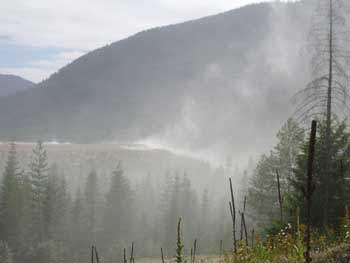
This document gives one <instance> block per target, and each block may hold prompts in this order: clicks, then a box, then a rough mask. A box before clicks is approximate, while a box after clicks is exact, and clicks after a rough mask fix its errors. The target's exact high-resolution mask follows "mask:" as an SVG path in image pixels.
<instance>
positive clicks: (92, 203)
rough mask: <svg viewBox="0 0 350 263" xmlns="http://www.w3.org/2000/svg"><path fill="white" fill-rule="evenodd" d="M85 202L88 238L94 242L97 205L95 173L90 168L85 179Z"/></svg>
mask: <svg viewBox="0 0 350 263" xmlns="http://www.w3.org/2000/svg"><path fill="white" fill-rule="evenodd" d="M85 202H86V214H87V232H88V235H89V237H88V239H89V240H91V242H93V243H95V235H96V233H95V232H96V206H97V173H96V171H95V170H92V171H91V172H90V173H89V175H88V177H87V180H86V186H85Z"/></svg>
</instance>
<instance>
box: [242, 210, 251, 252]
mask: <svg viewBox="0 0 350 263" xmlns="http://www.w3.org/2000/svg"><path fill="white" fill-rule="evenodd" d="M241 216H242V224H243V230H244V238H245V245H246V247H247V250H248V246H249V244H248V231H247V225H246V223H245V217H244V213H241Z"/></svg>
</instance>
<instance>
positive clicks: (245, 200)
mask: <svg viewBox="0 0 350 263" xmlns="http://www.w3.org/2000/svg"><path fill="white" fill-rule="evenodd" d="M246 205H247V197H246V196H245V197H244V201H243V212H242V214H244V213H245V208H246ZM243 231H244V224H243V216H242V215H241V234H240V239H239V240H240V241H242V240H243Z"/></svg>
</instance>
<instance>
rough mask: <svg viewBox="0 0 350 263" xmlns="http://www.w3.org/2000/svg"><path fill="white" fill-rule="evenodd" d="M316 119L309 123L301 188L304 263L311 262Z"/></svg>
mask: <svg viewBox="0 0 350 263" xmlns="http://www.w3.org/2000/svg"><path fill="white" fill-rule="evenodd" d="M316 129H317V123H316V121H312V125H311V135H310V142H309V151H308V162H307V174H306V176H307V178H306V187H303V188H302V192H303V194H304V197H305V206H306V236H305V242H306V251H305V261H306V263H310V262H311V256H310V250H311V247H310V241H311V231H310V228H311V197H312V194H313V192H314V191H315V184H314V182H313V178H312V177H313V174H312V173H313V166H314V157H315V143H316Z"/></svg>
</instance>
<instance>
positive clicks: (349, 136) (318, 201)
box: [290, 121, 350, 228]
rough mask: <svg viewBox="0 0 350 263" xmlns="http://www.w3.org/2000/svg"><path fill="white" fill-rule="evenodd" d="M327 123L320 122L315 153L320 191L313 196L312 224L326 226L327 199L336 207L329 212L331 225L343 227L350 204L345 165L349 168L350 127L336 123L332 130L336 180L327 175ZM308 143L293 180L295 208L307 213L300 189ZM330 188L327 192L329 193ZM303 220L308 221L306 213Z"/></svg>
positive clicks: (320, 226)
mask: <svg viewBox="0 0 350 263" xmlns="http://www.w3.org/2000/svg"><path fill="white" fill-rule="evenodd" d="M326 134H327V124H326V122H325V121H323V122H319V123H318V134H317V139H316V150H315V162H314V163H315V164H314V166H315V168H314V175H315V176H314V181H315V185H316V190H315V193H314V195H313V201H312V204H313V205H312V210H311V215H312V216H311V225H312V226H313V227H318V228H323V227H324V218H323V217H324V211H323V208H324V204H325V202H326V199H328V201H329V203H330V204H332V205H331V206H329V208H328V210H327V218H328V222H329V223H330V224H331V225H332V226H334V227H339V226H340V225H341V221H342V217H343V214H344V207H345V206H346V205H347V204H348V202H349V201H350V195H349V190H350V183H349V178H350V174H349V171H348V170H345V171H343V172H342V165H344V166H345V167H349V165H350V155H349V153H350V145H349V143H348V142H349V140H350V133H349V131H348V130H347V128H346V123H345V122H340V123H333V125H332V127H331V136H332V138H333V144H332V148H331V151H330V153H329V154H330V157H331V158H330V173H329V176H330V177H331V178H332V180H329V179H328V178H326V177H324V176H322V175H323V169H324V166H323V164H324V163H323V161H324V159H323V148H322V147H323V145H324V143H325V141H326ZM307 151H308V144H307V143H305V144H304V145H303V148H302V152H301V153H300V154H299V156H298V162H297V167H296V169H295V173H294V178H293V180H292V183H293V187H294V191H293V194H292V196H291V197H292V199H291V204H290V205H291V208H295V207H300V209H301V211H304V210H305V209H304V197H303V195H302V193H301V192H300V189H301V187H302V185H303V183H304V182H305V180H306V179H305V177H306V174H305V171H306V160H307V159H306V158H307ZM326 189H327V191H326ZM301 217H302V219H305V214H301Z"/></svg>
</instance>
